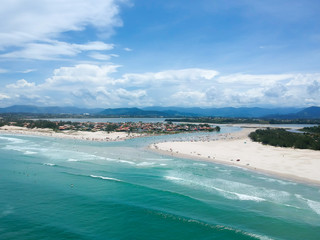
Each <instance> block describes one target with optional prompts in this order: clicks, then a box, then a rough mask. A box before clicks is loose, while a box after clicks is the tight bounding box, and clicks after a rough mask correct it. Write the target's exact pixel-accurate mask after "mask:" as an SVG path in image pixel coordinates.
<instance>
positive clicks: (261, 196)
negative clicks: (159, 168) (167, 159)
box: [165, 172, 290, 203]
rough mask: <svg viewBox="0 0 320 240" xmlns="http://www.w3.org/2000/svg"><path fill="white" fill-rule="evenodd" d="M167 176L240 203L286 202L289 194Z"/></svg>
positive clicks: (194, 177) (235, 183) (187, 175)
mask: <svg viewBox="0 0 320 240" xmlns="http://www.w3.org/2000/svg"><path fill="white" fill-rule="evenodd" d="M173 173H175V174H169V175H167V176H165V179H167V180H170V181H176V182H178V183H179V184H183V185H188V186H191V187H193V186H200V187H202V188H205V189H207V190H208V191H212V190H214V191H216V192H218V193H219V194H220V195H222V196H223V197H225V198H228V199H233V200H241V201H255V202H262V201H271V202H276V203H281V202H286V200H287V199H288V197H289V196H290V194H288V193H287V192H283V191H277V190H273V189H266V188H262V187H255V186H252V185H248V184H244V183H238V182H233V181H228V180H224V179H209V178H205V177H199V176H195V175H193V174H186V173H184V174H178V173H176V172H173Z"/></svg>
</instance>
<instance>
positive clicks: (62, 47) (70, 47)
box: [0, 41, 113, 60]
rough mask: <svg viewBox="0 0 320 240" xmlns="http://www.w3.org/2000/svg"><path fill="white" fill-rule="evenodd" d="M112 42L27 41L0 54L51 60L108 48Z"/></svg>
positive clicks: (111, 47)
mask: <svg viewBox="0 0 320 240" xmlns="http://www.w3.org/2000/svg"><path fill="white" fill-rule="evenodd" d="M110 49H113V44H106V43H103V42H89V43H87V44H70V43H66V42H59V41H51V42H50V43H29V44H26V45H25V47H24V48H23V49H22V50H18V51H13V52H9V53H6V54H2V55H0V57H3V58H19V59H21V58H27V59H36V60H52V59H57V58H59V57H60V56H75V55H77V54H79V53H81V52H82V51H90V50H110Z"/></svg>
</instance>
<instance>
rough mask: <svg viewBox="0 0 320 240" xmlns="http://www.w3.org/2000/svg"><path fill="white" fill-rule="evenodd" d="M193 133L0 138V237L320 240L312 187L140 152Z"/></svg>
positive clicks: (318, 193)
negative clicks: (111, 139)
mask: <svg viewBox="0 0 320 240" xmlns="http://www.w3.org/2000/svg"><path fill="white" fill-rule="evenodd" d="M234 130H237V129H232V128H229V129H223V131H234ZM214 134H215V133H212V136H213V137H214ZM194 136H195V135H192V134H191V135H190V134H184V135H179V136H158V137H149V138H138V139H132V140H128V141H125V142H115V143H98V142H85V141H75V140H62V139H53V138H41V137H31V136H17V135H0V164H1V168H0V239H14V240H19V239H23V240H25V239H101V240H102V239H224V240H229V239H299V240H301V239H307V240H313V239H314V240H318V239H320V188H319V187H317V186H311V185H304V184H299V183H294V182H290V181H285V180H281V179H276V178H273V177H270V176H266V175H260V174H255V173H253V172H250V171H246V170H243V169H238V168H234V167H228V166H223V165H218V164H213V163H212V164H211V163H207V162H201V161H192V160H186V159H179V158H174V157H170V156H169V157H168V156H162V155H158V154H156V153H153V152H149V151H148V150H147V149H146V146H147V145H148V144H150V143H152V142H155V141H163V140H165V139H170V138H172V139H174V138H181V137H183V138H185V137H194ZM257 157H259V156H257Z"/></svg>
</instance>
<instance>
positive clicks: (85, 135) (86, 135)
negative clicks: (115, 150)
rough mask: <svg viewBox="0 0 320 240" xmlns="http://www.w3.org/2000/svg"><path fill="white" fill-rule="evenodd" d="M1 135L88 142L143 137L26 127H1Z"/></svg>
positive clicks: (126, 134)
mask: <svg viewBox="0 0 320 240" xmlns="http://www.w3.org/2000/svg"><path fill="white" fill-rule="evenodd" d="M0 133H10V134H23V135H36V136H45V137H56V138H67V139H77V140H88V141H123V140H126V139H130V138H135V137H140V136H143V135H142V134H138V133H131V134H128V133H126V132H110V133H107V132H104V131H97V132H88V131H73V130H69V131H62V132H55V131H53V130H52V129H47V128H34V129H29V128H25V127H16V126H3V127H0Z"/></svg>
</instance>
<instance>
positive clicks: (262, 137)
mask: <svg viewBox="0 0 320 240" xmlns="http://www.w3.org/2000/svg"><path fill="white" fill-rule="evenodd" d="M301 131H302V132H301V133H295V132H289V131H287V130H285V129H283V128H278V129H271V128H267V129H258V130H256V131H255V132H252V133H250V134H249V137H250V138H251V140H252V141H255V142H261V143H262V144H266V145H271V146H276V147H290V148H299V149H312V150H320V127H319V126H318V127H312V128H303V129H301Z"/></svg>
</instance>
